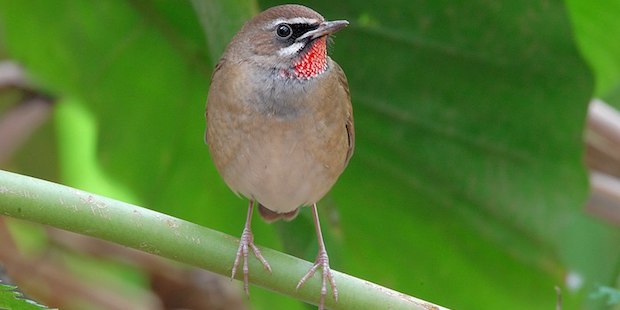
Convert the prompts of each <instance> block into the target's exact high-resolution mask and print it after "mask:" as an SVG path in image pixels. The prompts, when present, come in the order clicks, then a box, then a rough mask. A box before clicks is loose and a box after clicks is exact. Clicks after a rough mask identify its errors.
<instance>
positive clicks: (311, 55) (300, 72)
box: [294, 37, 327, 80]
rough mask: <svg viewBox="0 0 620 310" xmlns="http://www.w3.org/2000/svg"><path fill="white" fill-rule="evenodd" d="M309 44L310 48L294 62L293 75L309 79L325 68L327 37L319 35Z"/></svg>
mask: <svg viewBox="0 0 620 310" xmlns="http://www.w3.org/2000/svg"><path fill="white" fill-rule="evenodd" d="M310 44H312V46H310V48H309V49H308V50H307V51H306V52H305V53H304V54H303V55H301V58H300V59H299V60H298V61H297V62H295V65H294V66H295V77H297V78H298V79H304V80H307V79H310V78H313V77H315V76H317V75H319V74H321V73H323V72H324V71H325V70H326V69H327V37H321V38H318V39H316V40H314V41H312V42H311V43H310Z"/></svg>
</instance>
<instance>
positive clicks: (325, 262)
mask: <svg viewBox="0 0 620 310" xmlns="http://www.w3.org/2000/svg"><path fill="white" fill-rule="evenodd" d="M312 216H313V218H314V229H315V230H316V238H317V239H318V242H319V253H318V255H317V257H316V260H315V261H314V266H312V268H310V270H308V272H307V273H306V275H304V276H303V277H302V278H301V280H299V283H297V289H299V288H300V287H302V286H303V285H304V283H306V281H307V280H308V279H310V277H312V276H313V275H314V273H315V272H316V271H317V269H319V268H321V271H322V279H321V300H320V303H319V310H323V309H324V307H325V296H326V295H327V281H329V285H330V286H331V287H332V293H333V295H334V300H336V301H338V289H337V288H336V281H335V280H334V277H333V275H332V271H331V269H330V268H329V257H328V256H327V251H326V250H325V243H324V242H323V233H321V223H320V222H319V212H318V211H317V209H316V203H315V204H313V205H312Z"/></svg>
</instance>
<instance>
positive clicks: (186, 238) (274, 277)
mask: <svg viewBox="0 0 620 310" xmlns="http://www.w3.org/2000/svg"><path fill="white" fill-rule="evenodd" d="M0 214H4V215H8V216H12V217H16V218H21V219H25V220H29V221H32V222H37V223H41V224H47V225H51V226H55V227H58V228H62V229H65V230H69V231H73V232H77V233H80V234H84V235H89V236H93V237H97V238H101V239H105V240H109V241H112V242H115V243H118V244H122V245H125V246H129V247H132V248H135V249H139V250H142V251H146V252H150V253H153V254H157V255H160V256H163V257H168V258H171V259H174V260H177V261H180V262H183V263H187V264H190V265H193V266H197V267H200V268H204V269H207V270H210V271H213V272H216V273H219V274H222V275H228V274H230V267H231V263H232V261H233V258H234V256H235V253H236V250H237V245H238V239H237V238H234V237H231V236H229V235H226V234H223V233H221V232H218V231H215V230H212V229H209V228H205V227H201V226H198V225H196V224H192V223H190V222H186V221H183V220H180V219H177V218H174V217H171V216H168V215H165V214H161V213H157V212H155V211H152V210H149V209H144V208H141V207H138V206H135V205H131V204H128V203H125V202H121V201H117V200H113V199H110V198H106V197H102V196H98V195H95V194H91V193H87V192H84V191H80V190H77V189H74V188H70V187H66V186H63V185H59V184H55V183H51V182H47V181H43V180H39V179H35V178H31V177H27V176H22V175H19V174H14V173H10V172H6V171H1V170H0ZM261 251H262V253H263V255H264V256H265V258H267V259H268V260H269V262H270V263H271V264H272V266H274V268H273V274H270V273H269V272H267V271H265V270H264V269H263V268H262V266H261V265H260V262H259V261H257V260H255V259H251V260H250V270H252V273H251V275H250V282H251V283H253V284H256V285H259V286H262V287H265V288H267V289H270V290H273V291H276V292H280V293H282V294H285V295H289V296H292V297H294V298H296V299H299V300H303V301H305V302H308V303H312V304H317V303H318V301H319V290H320V283H319V282H320V281H319V280H318V279H317V278H316V277H315V278H313V279H311V280H310V281H308V282H307V283H306V285H305V286H304V287H303V288H302V289H300V290H299V291H296V290H295V285H296V284H297V281H298V280H299V279H300V278H301V277H302V276H303V275H304V274H305V273H306V271H307V270H308V268H310V266H312V264H311V263H309V262H307V261H304V260H301V259H298V258H295V257H292V256H289V255H286V254H284V253H280V252H277V251H274V250H271V249H268V248H261ZM334 277H335V279H336V282H337V283H338V289H339V291H340V298H339V300H338V302H337V303H336V302H334V300H332V299H328V300H327V306H328V308H330V309H445V308H443V307H440V306H437V305H434V304H431V303H429V302H426V301H423V300H420V299H417V298H414V297H411V296H407V295H405V294H402V293H399V292H396V291H393V290H390V289H388V288H385V287H382V286H379V285H377V284H374V283H370V282H368V281H364V280H362V279H358V278H355V277H352V276H349V275H346V274H343V273H339V272H334Z"/></svg>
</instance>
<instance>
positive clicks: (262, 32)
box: [206, 5, 354, 309]
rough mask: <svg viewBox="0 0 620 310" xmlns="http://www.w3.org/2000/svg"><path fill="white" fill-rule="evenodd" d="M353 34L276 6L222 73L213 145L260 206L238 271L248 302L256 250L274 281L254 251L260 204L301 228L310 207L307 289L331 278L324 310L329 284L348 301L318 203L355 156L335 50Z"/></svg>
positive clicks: (212, 117) (212, 115)
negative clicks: (313, 245) (330, 50)
mask: <svg viewBox="0 0 620 310" xmlns="http://www.w3.org/2000/svg"><path fill="white" fill-rule="evenodd" d="M347 25H348V22H347V21H344V20H338V21H325V19H324V18H323V16H321V15H320V14H318V13H317V12H315V11H313V10H311V9H309V8H307V7H304V6H301V5H282V6H276V7H273V8H270V9H268V10H266V11H264V12H262V13H260V14H259V15H257V16H256V17H254V18H253V19H252V20H250V21H249V22H247V23H246V24H245V25H244V26H243V28H241V30H240V31H239V32H238V33H237V34H236V35H235V37H234V38H233V39H232V41H231V42H230V44H229V45H228V47H227V48H226V50H225V52H224V54H223V56H222V58H221V59H220V61H219V63H218V64H217V66H216V67H215V71H214V73H213V78H212V81H211V87H210V89H209V95H208V98H207V112H206V118H207V131H206V141H207V143H208V145H209V150H210V152H211V156H212V158H213V162H214V163H215V167H216V168H217V170H218V172H219V173H220V175H221V176H222V177H223V179H224V181H225V182H226V184H227V185H228V186H229V187H230V188H231V189H232V190H233V191H234V192H236V193H240V194H242V195H243V196H245V197H247V198H248V199H249V201H250V202H249V207H248V214H247V218H246V223H245V227H244V229H243V233H242V234H241V238H240V241H239V250H238V251H237V256H236V259H235V262H234V264H233V268H232V276H233V277H234V276H235V273H236V271H237V268H238V267H239V264H240V262H241V261H243V267H242V268H243V276H244V289H245V291H246V293H247V292H248V273H249V271H248V253H249V249H251V250H252V251H253V252H254V255H255V256H256V257H257V258H258V259H259V260H260V261H261V262H262V264H263V265H264V267H265V268H266V269H268V270H269V271H271V267H270V266H269V263H267V261H266V260H265V258H263V256H262V255H261V253H260V251H259V249H258V248H257V247H256V246H255V245H254V237H253V235H252V230H251V228H250V227H251V220H252V211H253V209H254V206H255V204H256V203H257V204H258V211H259V213H260V215H261V216H262V217H263V218H264V219H265V220H267V221H269V222H270V221H275V220H278V219H284V220H291V219H293V218H294V217H295V216H296V215H297V212H298V211H299V208H300V207H302V206H311V207H312V214H313V217H314V225H315V228H316V234H317V239H318V243H319V252H318V256H317V258H316V261H315V263H314V266H313V267H312V268H311V269H310V270H309V271H308V273H307V274H306V275H305V276H304V277H302V278H301V280H300V281H299V283H298V285H297V288H299V287H300V286H302V285H303V284H304V282H305V281H306V280H307V279H309V278H310V277H312V276H313V275H314V273H315V272H316V271H317V270H318V269H319V268H321V269H322V289H321V301H320V304H319V309H322V308H323V306H324V301H325V295H326V294H327V282H328V281H329V283H330V286H331V288H332V292H333V295H334V298H335V299H336V300H337V299H338V291H337V288H336V283H335V281H334V279H333V277H332V274H331V270H330V268H329V258H328V256H327V252H326V250H325V245H324V243H323V236H322V234H321V227H320V224H319V217H318V213H317V208H316V203H317V202H318V201H319V200H320V199H321V198H322V197H323V196H325V194H327V192H328V191H329V190H330V189H331V187H332V186H333V185H334V183H335V182H336V180H337V179H338V177H339V176H340V174H341V173H342V171H343V170H344V169H345V167H346V166H347V164H348V162H349V159H350V158H351V155H352V154H353V147H354V132H353V112H352V108H351V98H350V95H349V86H348V83H347V78H346V76H345V75H344V72H343V71H342V69H341V68H340V66H338V64H336V63H335V62H334V61H333V60H332V59H331V58H330V57H329V56H327V46H326V45H327V41H328V36H329V35H331V34H333V33H334V32H336V31H338V30H340V29H342V28H344V27H346V26H347Z"/></svg>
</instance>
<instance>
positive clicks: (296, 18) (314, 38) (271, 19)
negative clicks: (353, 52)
mask: <svg viewBox="0 0 620 310" xmlns="http://www.w3.org/2000/svg"><path fill="white" fill-rule="evenodd" d="M348 24H349V22H347V21H346V20H337V21H325V19H324V18H323V16H321V15H320V14H319V13H317V12H315V11H313V10H312V9H309V8H307V7H305V6H301V5H281V6H276V7H273V8H270V9H268V10H266V11H264V12H262V13H260V14H259V15H257V16H256V17H254V18H253V19H252V20H250V21H249V22H247V23H246V24H245V25H244V26H243V28H242V29H241V30H240V31H239V33H238V34H237V35H236V36H235V38H234V39H233V41H232V42H231V44H230V46H229V47H228V54H234V57H235V58H236V59H235V60H236V61H249V62H252V64H254V65H257V66H259V67H262V68H264V69H267V70H272V71H273V72H275V73H276V75H278V76H280V77H282V78H290V79H301V80H306V79H311V78H313V77H315V76H318V75H320V74H321V73H323V72H325V70H327V66H328V61H327V60H328V58H327V39H328V36H329V35H331V34H333V33H334V32H336V31H338V30H340V29H342V28H344V27H346V26H347V25H348ZM229 56H232V55H229Z"/></svg>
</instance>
